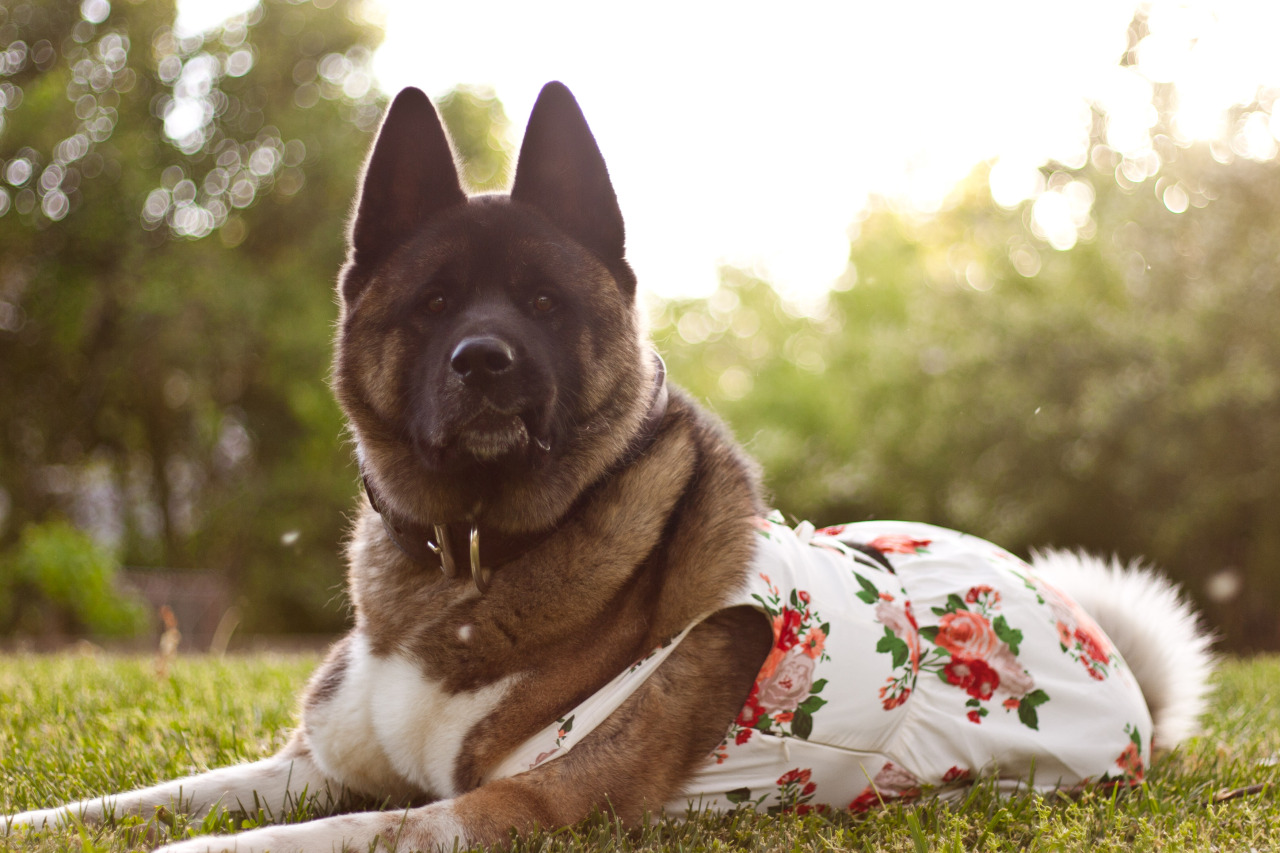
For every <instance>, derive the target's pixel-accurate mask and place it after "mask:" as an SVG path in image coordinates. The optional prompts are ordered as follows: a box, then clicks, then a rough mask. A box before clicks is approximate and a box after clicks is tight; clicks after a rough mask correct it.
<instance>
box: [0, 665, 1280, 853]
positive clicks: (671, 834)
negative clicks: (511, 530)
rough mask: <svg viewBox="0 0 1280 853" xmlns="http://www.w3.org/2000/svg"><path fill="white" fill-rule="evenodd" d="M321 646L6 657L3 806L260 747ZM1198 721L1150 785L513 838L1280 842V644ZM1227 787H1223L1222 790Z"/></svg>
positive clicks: (157, 834)
mask: <svg viewBox="0 0 1280 853" xmlns="http://www.w3.org/2000/svg"><path fill="white" fill-rule="evenodd" d="M316 662H317V658H316V657H315V656H276V655H258V656H253V657H234V658H228V659H226V660H218V659H213V658H184V659H180V660H178V661H177V662H176V664H175V665H174V666H173V669H172V671H171V673H170V675H169V677H168V678H165V679H163V680H161V679H158V678H157V677H156V675H155V674H154V671H153V667H152V662H151V660H150V659H145V658H121V657H113V656H77V655H71V654H67V655H58V656H53V657H35V656H13V657H0V811H15V810H21V809H25V808H33V807H43V806H48V805H51V804H54V803H56V802H61V801H64V800H68V799H74V798H78V797H82V796H87V795H92V794H97V793H103V792H106V791H112V790H123V789H126V788H131V787H136V786H138V785H143V784H148V783H151V782H155V781H157V780H161V779H165V778H170V777H174V776H178V775H182V774H186V773H190V772H192V771H196V770H203V769H206V768H210V767H217V766H220V765H224V764H229V763H232V762H237V761H243V760H245V759H250V758H256V757H259V756H262V755H264V754H266V753H269V752H271V751H272V750H274V749H276V748H277V747H279V746H280V745H281V744H282V743H283V742H284V740H285V732H286V730H287V729H288V727H289V725H290V723H291V720H292V719H293V712H294V696H295V693H296V692H297V690H298V688H299V687H300V686H301V685H302V683H303V682H304V680H305V679H306V676H307V674H308V673H309V672H310V670H311V669H312V667H313V666H314V665H315V664H316ZM1207 723H1208V731H1207V734H1206V735H1205V736H1203V737H1201V738H1199V739H1198V740H1196V741H1194V742H1192V743H1191V744H1189V745H1188V746H1186V747H1184V748H1183V749H1182V750H1181V751H1180V752H1178V753H1176V754H1174V755H1171V756H1168V757H1166V758H1164V759H1163V760H1160V761H1157V762H1156V764H1155V766H1154V767H1153V768H1151V770H1150V772H1149V773H1148V779H1147V784H1146V786H1145V787H1143V788H1140V789H1135V790H1132V791H1125V792H1103V791H1094V792H1092V793H1089V794H1086V795H1084V796H1082V797H1079V798H1077V799H1068V798H1066V797H1059V796H1051V797H1040V796H1024V797H1017V798H1013V799H999V798H997V797H996V796H994V795H993V793H992V792H991V791H989V790H986V789H985V788H982V787H980V786H979V787H977V788H975V789H974V790H973V791H972V793H971V794H970V796H969V797H968V800H967V801H966V802H964V803H961V804H956V805H944V804H940V803H927V804H917V805H915V806H896V805H895V806H890V807H889V808H887V809H885V810H883V811H881V812H873V813H871V814H869V815H862V816H857V817H853V816H850V815H847V814H840V815H837V816H835V817H834V818H830V819H828V818H823V817H820V816H812V815H811V816H808V817H803V818H800V817H789V816H784V817H781V818H774V817H762V816H756V815H754V814H749V815H737V816H729V817H720V816H704V817H702V818H701V819H699V820H694V821H688V822H684V821H681V822H662V823H657V824H654V825H653V826H651V827H649V828H647V829H644V830H639V831H627V830H625V829H622V828H620V827H619V826H617V825H616V824H614V823H612V822H611V821H609V820H608V819H607V818H603V817H596V818H592V819H590V820H587V821H585V822H583V823H582V824H580V825H578V826H576V827H573V828H571V829H565V830H561V831H559V832H555V833H546V834H540V835H535V836H533V837H530V838H526V839H524V840H522V841H520V842H517V843H516V844H515V846H514V849H516V850H520V851H535V850H537V851H542V850H548V851H562V850H563V851H575V853H576V852H577V851H593V853H594V851H609V850H626V851H632V850H643V851H659V850H663V851H666V850H673V851H697V850H716V851H718V850H753V851H754V850H761V851H764V850H768V851H797V853H801V851H828V850H901V851H924V850H944V851H968V850H1010V851H1024V850H1025V851H1035V850H1045V851H1049V850H1052V851H1070V850H1080V851H1084V850H1088V851H1112V850H1114V851H1125V853H1129V851H1145V850H1162V851H1163V850H1188V851H1191V850H1195V851H1200V850H1221V851H1249V850H1280V658H1276V657H1269V658H1260V659H1255V660H1248V661H1232V662H1229V663H1227V664H1225V665H1224V666H1223V668H1222V670H1221V672H1220V674H1219V677H1218V690H1217V693H1216V696H1215V701H1214V705H1213V710H1212V712H1211V716H1210V719H1209V720H1208V721H1207ZM1225 791H1234V792H1235V794H1236V795H1234V796H1225V797H1224V795H1223V793H1222V792H1225ZM168 820H169V822H168V823H164V822H161V821H160V820H158V819H156V818H152V819H150V820H147V821H144V820H142V819H140V818H139V819H129V820H126V821H122V822H121V823H120V824H118V825H117V826H114V827H107V828H82V829H80V830H78V831H74V832H64V833H58V834H45V833H37V834H33V835H30V836H23V837H18V836H16V835H15V836H14V837H11V838H7V837H4V836H3V830H2V829H0V849H3V850H6V851H9V850H13V851H41V853H52V851H58V853H61V851H65V850H68V849H73V850H82V851H85V853H93V851H124V850H138V849H148V847H149V846H151V845H152V844H156V843H160V842H161V841H163V840H165V839H166V838H168V837H169V835H170V833H172V832H177V833H186V832H195V831H197V830H199V829H201V828H218V829H223V830H226V829H230V828H232V827H238V826H242V825H243V826H249V825H253V819H252V818H249V819H246V818H245V817H244V816H243V815H236V816H226V815H222V816H219V817H217V818H212V819H209V820H206V821H204V822H196V823H195V824H190V825H188V824H187V823H185V822H183V820H182V819H181V818H178V819H177V820H176V821H174V820H172V819H168Z"/></svg>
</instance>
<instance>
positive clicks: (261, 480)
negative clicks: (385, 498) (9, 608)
mask: <svg viewBox="0 0 1280 853" xmlns="http://www.w3.org/2000/svg"><path fill="white" fill-rule="evenodd" d="M359 10H360V4H359V3H358V2H355V0H338V2H333V0H326V2H316V3H314V4H312V3H309V2H305V0H263V2H261V3H260V5H258V6H256V7H255V8H254V9H252V10H250V11H249V12H246V13H245V14H243V15H240V16H238V17H236V18H232V19H230V20H228V21H226V22H225V23H224V24H222V25H221V26H220V27H218V28H216V29H214V30H211V31H209V32H206V33H203V34H194V35H193V34H183V33H180V32H177V31H175V30H174V27H173V19H174V7H173V5H172V2H171V0H133V2H117V3H116V4H114V5H111V4H109V3H108V2H107V0H83V2H81V3H80V4H79V5H75V4H70V3H66V2H61V0H31V2H19V3H17V4H16V5H11V6H7V7H4V8H0V107H2V109H0V411H3V412H4V413H5V417H4V421H3V423H2V425H0V548H2V547H4V546H9V547H12V546H13V544H14V543H15V542H16V541H17V539H18V537H19V535H20V534H21V532H22V531H23V530H24V529H25V528H27V527H28V526H29V525H32V524H36V523H39V522H42V521H44V520H46V519H49V518H51V517H55V518H56V517H57V516H58V515H61V514H65V515H67V516H69V517H70V518H71V519H72V520H73V521H75V522H76V524H77V525H78V526H80V527H81V528H84V529H87V530H89V531H91V532H92V533H93V534H94V536H95V538H96V539H97V540H98V541H100V542H104V543H106V544H108V545H109V546H111V547H112V548H113V549H114V550H115V551H117V552H118V553H119V554H121V555H122V557H123V560H124V561H125V562H126V563H127V564H131V565H134V566H177V567H200V568H214V569H218V570H221V571H223V572H224V573H225V574H226V575H227V576H228V578H229V579H230V581H231V582H232V584H233V586H234V588H235V590H237V591H238V592H240V593H242V594H243V601H244V602H245V604H244V605H243V606H242V611H243V612H244V616H245V621H244V628H245V630H247V631H322V630H328V629H334V628H337V627H339V626H340V625H341V624H342V622H343V621H344V620H345V616H346V614H345V612H344V609H343V608H342V606H341V605H340V604H338V603H337V602H339V601H341V596H340V595H339V594H338V592H339V590H340V589H341V586H342V565H341V559H340V541H341V538H342V536H343V534H344V531H345V526H346V522H345V516H344V513H345V512H347V510H348V509H349V507H350V505H351V501H352V499H353V497H354V495H355V493H356V483H357V477H356V473H355V469H354V466H353V464H352V460H351V454H350V448H349V447H347V446H345V445H344V444H343V442H342V432H343V425H342V420H341V416H340V413H339V411H338V409H337V406H336V405H335V403H334V402H333V399H332V396H331V394H330V392H329V389H328V387H327V385H326V383H325V376H326V374H327V371H328V363H329V336H330V333H331V329H332V324H333V321H334V319H335V316H336V309H335V305H334V300H333V292H332V282H333V280H334V276H335V273H336V271H337V269H338V267H339V266H340V264H341V263H342V260H343V252H344V248H343V227H344V219H345V217H346V213H347V211H348V209H349V205H350V200H351V197H352V194H353V192H354V190H355V184H356V177H357V175H358V173H359V170H360V166H361V162H362V160H363V158H364V154H365V151H366V150H367V147H368V145H369V141H370V136H371V133H372V131H373V130H374V128H375V127H376V124H377V121H378V118H379V116H380V113H381V109H382V106H383V99H382V96H381V95H380V94H379V93H377V92H376V91H375V90H374V89H373V88H372V77H371V73H370V70H369V61H370V58H371V51H372V49H373V47H374V46H375V44H376V42H377V40H378V39H379V38H380V35H381V34H380V33H379V32H378V31H377V30H376V29H375V28H374V27H372V26H371V25H369V24H368V23H366V22H364V21H363V20H362V19H361V18H360V15H359ZM442 109H443V112H444V113H445V116H446V119H447V121H448V123H449V124H450V129H451V131H452V133H453V135H454V139H455V142H456V143H457V144H458V145H459V148H460V149H461V150H462V151H463V152H464V153H465V154H466V156H467V157H468V158H469V159H470V160H472V161H473V165H474V166H476V167H477V168H478V169H479V171H473V172H472V173H470V174H469V176H468V177H469V178H470V180H471V181H472V182H473V183H474V184H476V185H477V186H480V187H486V188H487V187H491V186H494V185H497V184H500V183H501V182H503V181H505V179H506V172H507V169H508V164H509V163H510V159H511V155H510V144H509V141H508V140H506V138H505V131H506V117H505V115H504V113H503V111H502V106H501V104H500V103H499V102H498V101H497V100H496V99H495V98H494V97H493V94H492V92H488V91H485V90H478V89H466V90H460V91H458V92H456V93H453V94H452V95H450V96H449V97H448V98H446V99H445V101H444V104H443V105H442ZM15 553H16V552H15Z"/></svg>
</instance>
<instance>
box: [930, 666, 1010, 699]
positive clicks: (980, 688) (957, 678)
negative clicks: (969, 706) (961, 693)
mask: <svg viewBox="0 0 1280 853" xmlns="http://www.w3.org/2000/svg"><path fill="white" fill-rule="evenodd" d="M942 672H943V674H944V675H945V676H946V677H947V683H948V684H954V685H956V686H958V687H963V688H964V690H965V692H966V693H968V694H969V695H970V696H972V697H973V698H975V699H990V698H991V694H992V693H994V692H995V691H996V688H997V687H999V686H1000V676H999V675H998V674H996V671H995V670H994V669H992V668H991V667H989V666H987V663H986V661H981V660H967V659H965V658H952V659H951V661H950V663H948V664H947V665H946V666H945V667H943V670H942Z"/></svg>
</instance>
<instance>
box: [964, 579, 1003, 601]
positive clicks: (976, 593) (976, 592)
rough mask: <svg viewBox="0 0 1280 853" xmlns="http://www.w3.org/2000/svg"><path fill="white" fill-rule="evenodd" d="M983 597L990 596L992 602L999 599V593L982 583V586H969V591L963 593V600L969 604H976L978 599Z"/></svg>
mask: <svg viewBox="0 0 1280 853" xmlns="http://www.w3.org/2000/svg"><path fill="white" fill-rule="evenodd" d="M983 597H987V598H990V600H991V603H992V604H994V603H996V602H998V601H999V600H1000V593H998V592H996V591H995V590H994V589H992V588H991V587H989V586H987V585H985V584H983V585H982V586H975V587H970V588H969V591H968V592H966V593H965V595H964V600H965V601H966V602H967V603H969V604H977V603H978V599H980V598H983Z"/></svg>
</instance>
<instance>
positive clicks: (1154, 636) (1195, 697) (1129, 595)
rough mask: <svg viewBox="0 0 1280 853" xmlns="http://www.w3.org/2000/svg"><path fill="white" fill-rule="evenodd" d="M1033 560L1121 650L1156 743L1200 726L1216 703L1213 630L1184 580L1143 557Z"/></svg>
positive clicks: (1043, 554)
mask: <svg viewBox="0 0 1280 853" xmlns="http://www.w3.org/2000/svg"><path fill="white" fill-rule="evenodd" d="M1031 564H1032V566H1034V567H1035V570H1036V573H1037V575H1039V576H1040V577H1042V578H1044V579H1045V580H1047V581H1048V582H1049V583H1051V584H1053V585H1054V586H1056V587H1058V588H1059V589H1061V590H1062V591H1063V592H1065V593H1067V595H1069V596H1071V597H1072V598H1074V599H1075V600H1076V603H1077V604H1079V605H1080V606H1081V607H1083V608H1084V609H1085V611H1086V612H1088V613H1089V615H1090V616H1092V617H1093V618H1094V621H1096V622H1097V623H1098V625H1099V626H1101V628H1102V630H1103V631H1105V632H1106V634H1107V636H1109V637H1110V638H1111V641H1112V642H1113V643H1115V645H1116V648H1118V649H1119V650H1120V654H1121V655H1122V656H1123V657H1124V660H1125V663H1127V664H1128V665H1129V669H1130V670H1131V671H1132V672H1133V674H1134V677H1136V678H1137V679H1138V684H1139V685H1141V686H1142V695H1143V697H1144V698H1145V699H1146V700H1147V708H1148V709H1149V710H1150V711H1151V718H1152V721H1153V722H1154V724H1155V730H1154V733H1153V735H1152V744H1153V745H1154V747H1155V748H1156V749H1172V748H1173V747H1175V746H1177V745H1178V744H1179V743H1181V742H1182V741H1184V740H1186V739H1187V738H1188V737H1190V736H1191V735H1193V734H1195V733H1196V732H1197V730H1198V728H1199V721H1200V717H1201V716H1202V715H1203V714H1204V711H1205V707H1206V705H1207V704H1208V697H1209V675H1210V674H1211V673H1212V672H1213V665H1214V656H1213V653H1212V651H1211V650H1210V649H1211V646H1212V645H1213V636H1212V635H1211V634H1210V633H1209V632H1208V631H1206V630H1205V629H1204V627H1203V626H1202V625H1201V624H1200V619H1199V617H1198V616H1197V614H1196V612H1195V610H1193V609H1192V607H1191V605H1190V604H1189V603H1187V601H1186V600H1185V599H1184V598H1183V597H1182V595H1181V593H1180V591H1179V590H1178V588H1177V586H1175V585H1174V584H1173V583H1172V582H1171V581H1170V580H1169V579H1168V578H1166V577H1165V576H1164V575H1161V574H1159V573H1158V572H1156V571H1155V570H1154V569H1152V568H1151V567H1149V566H1146V565H1144V564H1143V563H1141V562H1140V561H1135V562H1132V563H1128V564H1125V563H1122V562H1121V561H1120V560H1119V559H1117V558H1114V557H1113V558H1112V559H1110V560H1104V559H1102V558H1101V557H1096V556H1093V555H1091V554H1085V553H1083V552H1072V551H1055V550H1046V551H1040V552H1037V553H1035V554H1034V555H1033V556H1032V560H1031ZM1135 616H1136V617H1139V618H1135Z"/></svg>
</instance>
